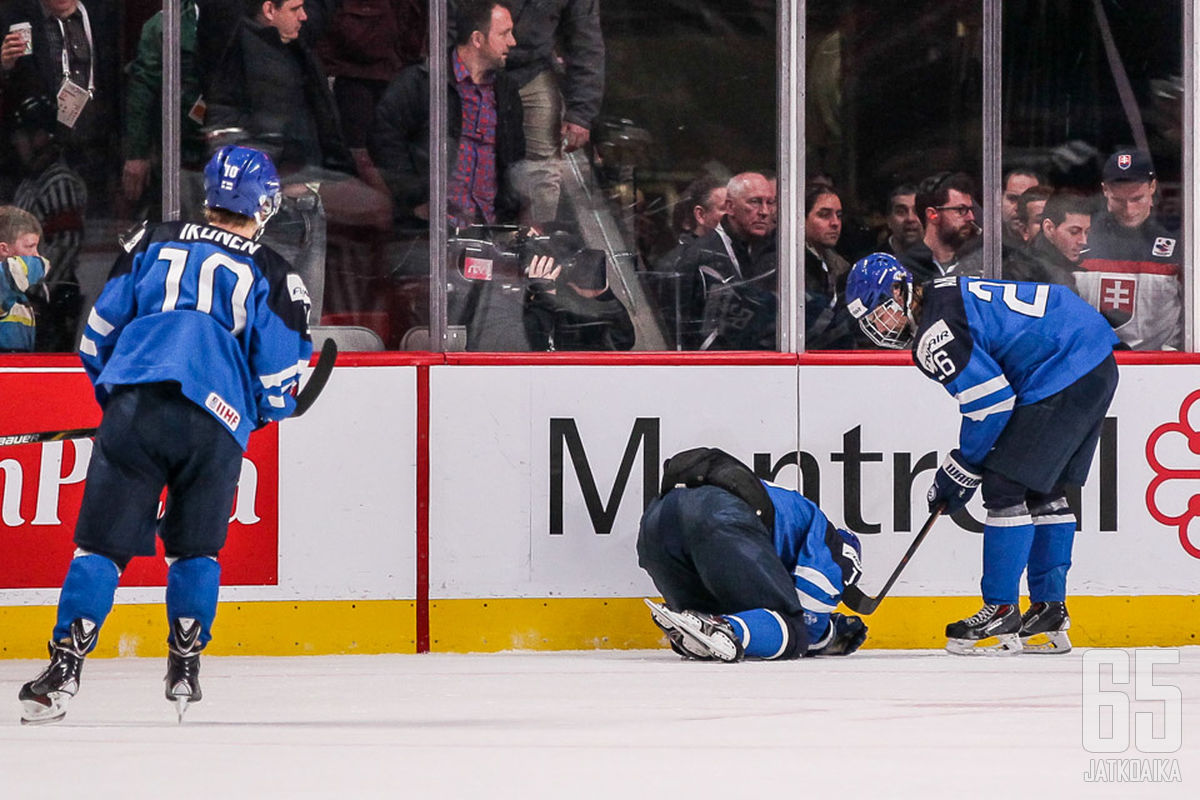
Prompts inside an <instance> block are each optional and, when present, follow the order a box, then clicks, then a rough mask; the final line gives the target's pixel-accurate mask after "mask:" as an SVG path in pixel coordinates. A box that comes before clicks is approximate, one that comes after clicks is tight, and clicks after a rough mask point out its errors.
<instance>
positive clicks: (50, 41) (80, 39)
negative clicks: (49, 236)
mask: <svg viewBox="0 0 1200 800" xmlns="http://www.w3.org/2000/svg"><path fill="white" fill-rule="evenodd" d="M113 13H114V12H113V10H112V9H109V8H108V4H107V3H105V2H103V0H100V1H99V2H94V3H92V7H91V8H89V7H88V6H87V5H85V4H84V3H82V2H79V0H8V2H6V3H0V32H4V33H3V35H4V40H3V44H2V45H0V93H2V94H3V96H4V105H5V107H6V108H7V109H10V110H11V109H12V108H14V107H15V106H18V105H20V104H21V103H22V102H23V101H24V100H26V99H28V98H31V97H50V98H55V99H57V108H56V115H55V119H54V120H53V121H51V122H50V123H49V124H48V125H47V126H46V128H45V132H46V133H47V134H49V135H52V136H55V137H57V139H58V141H59V142H60V143H61V144H62V145H63V151H64V154H65V156H66V159H67V162H68V163H69V164H70V165H71V168H72V169H73V170H75V171H76V172H77V173H79V174H80V175H81V176H82V177H83V178H84V180H85V181H86V182H87V184H88V186H90V187H91V189H92V191H93V194H94V195H96V197H95V199H96V201H97V202H105V203H107V202H108V198H107V193H106V192H105V191H103V190H106V189H107V184H108V180H109V178H110V177H111V173H112V164H113V163H114V161H115V155H116V154H115V153H114V152H113V147H114V145H115V143H116V137H115V136H114V135H113V133H114V130H115V128H116V119H117V83H118V81H117V74H116V61H117V59H116V55H115V52H114V47H115V45H116V42H117V36H116V34H115V32H114V31H113V30H112V26H111V25H110V24H109V22H110V18H111V16H112V15H113ZM16 23H29V24H30V25H31V26H32V30H31V34H32V45H33V52H32V54H30V55H25V50H24V46H23V43H22V41H21V39H20V37H19V36H18V34H16V33H14V32H12V26H13V25H14V24H16ZM6 155H7V154H6ZM3 161H8V163H7V164H0V169H8V170H10V171H11V170H12V169H14V168H15V165H14V164H13V163H12V162H11V160H9V159H6V158H4V157H3V156H0V162H3Z"/></svg>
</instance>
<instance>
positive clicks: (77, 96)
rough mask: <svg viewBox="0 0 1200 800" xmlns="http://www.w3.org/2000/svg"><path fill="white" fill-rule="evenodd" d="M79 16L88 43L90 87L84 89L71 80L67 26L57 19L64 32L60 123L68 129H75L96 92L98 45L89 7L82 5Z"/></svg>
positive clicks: (59, 91) (59, 105)
mask: <svg viewBox="0 0 1200 800" xmlns="http://www.w3.org/2000/svg"><path fill="white" fill-rule="evenodd" d="M78 8H79V14H80V16H81V17H82V18H83V37H84V39H86V40H87V43H88V85H87V89H84V88H83V87H82V86H80V85H79V84H77V83H75V81H73V80H71V59H70V57H69V56H68V53H67V50H68V42H67V26H66V24H65V23H64V22H63V21H62V20H61V19H58V18H57V17H56V18H55V19H56V20H57V21H58V29H59V30H60V31H61V32H62V71H63V82H62V87H61V88H59V90H58V121H59V122H61V123H62V124H63V125H66V126H67V127H68V128H74V127H75V123H76V122H77V121H78V120H79V115H80V114H81V113H82V112H83V107H84V106H85V105H87V102H88V100H91V99H92V96H93V95H94V94H95V92H96V45H95V43H94V41H93V39H92V22H91V19H89V18H88V12H87V7H86V6H84V5H83V3H80V4H79V6H78Z"/></svg>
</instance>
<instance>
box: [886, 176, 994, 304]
mask: <svg viewBox="0 0 1200 800" xmlns="http://www.w3.org/2000/svg"><path fill="white" fill-rule="evenodd" d="M916 210H917V216H918V217H920V218H921V219H922V221H923V222H924V225H925V234H924V236H922V238H921V241H919V242H917V243H915V244H913V245H911V246H910V247H909V248H908V249H907V250H905V251H904V253H903V254H901V255H900V257H899V258H900V263H901V264H903V265H904V266H905V267H906V268H907V269H908V271H909V272H911V273H912V276H913V279H914V280H915V281H916V282H917V283H918V284H920V283H925V282H926V281H931V280H933V279H934V278H940V277H941V276H943V275H952V274H953V275H981V274H983V261H982V259H981V258H979V257H978V250H976V251H974V252H973V253H972V254H971V255H973V256H975V258H973V259H971V260H970V261H969V262H968V261H966V260H964V258H963V256H964V255H965V254H966V253H967V251H968V248H969V245H970V244H971V243H972V240H973V239H975V237H976V236H978V235H979V226H978V225H976V224H975V181H973V180H971V177H970V176H969V175H966V174H965V173H962V172H941V173H938V174H936V175H931V176H929V177H928V178H926V179H925V180H923V181H921V185H920V186H918V187H917V194H916Z"/></svg>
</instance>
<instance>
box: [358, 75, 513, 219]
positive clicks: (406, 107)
mask: <svg viewBox="0 0 1200 800" xmlns="http://www.w3.org/2000/svg"><path fill="white" fill-rule="evenodd" d="M448 82H449V85H450V91H449V93H448V95H447V111H446V116H447V122H448V123H449V127H450V130H449V134H450V141H449V144H448V152H449V154H450V158H451V159H454V158H455V157H456V155H457V154H458V139H459V136H460V135H461V134H462V98H461V97H460V96H459V94H458V91H457V88H456V84H455V82H454V70H453V69H451V70H449V72H448ZM495 91H496V117H497V119H496V173H497V178H498V180H499V181H500V186H498V187H497V191H496V217H497V219H498V220H499V221H500V222H512V221H515V220H516V217H517V212H518V211H519V210H520V200H519V198H518V197H517V194H516V192H515V191H514V190H513V189H512V188H511V187H510V186H508V185H507V184H509V183H510V181H507V180H506V177H507V176H508V174H509V170H510V169H511V168H512V167H513V166H514V165H515V164H516V163H517V162H518V161H521V160H522V159H524V158H525V129H524V109H523V108H522V106H521V95H520V91H519V87H518V86H517V84H516V82H515V81H513V79H512V78H511V77H510V76H509V75H507V74H506V73H504V72H498V73H496V83H495ZM367 147H368V149H369V150H370V153H371V160H372V161H373V162H374V163H375V166H376V167H378V168H379V172H380V173H381V174H382V175H383V179H384V181H385V182H386V183H387V185H388V188H389V189H390V190H391V192H392V197H393V199H395V201H396V215H397V221H398V222H412V221H413V219H414V218H413V213H412V210H413V209H414V208H415V207H417V206H419V205H421V204H422V203H427V202H429V63H428V62H427V61H426V62H422V63H420V64H413V65H412V66H409V67H405V68H404V70H403V71H401V73H400V75H399V76H397V77H396V80H394V81H392V83H391V85H389V86H388V88H387V91H385V92H384V94H383V97H382V98H380V100H379V105H378V106H376V108H375V124H374V127H373V128H372V129H371V135H370V137H369V138H368V140H367ZM449 168H450V169H451V170H453V168H454V165H453V162H451V164H450V165H449Z"/></svg>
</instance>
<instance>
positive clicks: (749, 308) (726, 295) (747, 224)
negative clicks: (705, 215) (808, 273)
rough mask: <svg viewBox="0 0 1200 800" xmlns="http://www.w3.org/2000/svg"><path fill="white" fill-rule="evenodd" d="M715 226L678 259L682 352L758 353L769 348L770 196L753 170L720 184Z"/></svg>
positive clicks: (772, 288) (772, 292)
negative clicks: (683, 299)
mask: <svg viewBox="0 0 1200 800" xmlns="http://www.w3.org/2000/svg"><path fill="white" fill-rule="evenodd" d="M726 198H727V204H728V205H727V208H726V212H725V214H724V216H722V218H721V221H720V223H719V224H718V225H717V226H716V227H715V228H714V229H713V230H712V231H711V232H709V233H708V234H706V235H704V236H701V237H699V238H697V239H696V241H694V242H692V244H691V245H690V246H689V247H688V248H687V250H686V251H685V252H684V253H683V254H682V255H681V256H680V259H679V262H678V265H679V271H680V272H681V273H683V274H684V275H686V276H688V280H690V281H691V283H692V290H691V292H690V293H689V297H690V300H689V301H688V305H687V310H688V313H687V320H686V322H687V325H686V327H685V331H684V338H685V343H686V344H687V349H699V350H758V349H773V348H774V346H775V317H776V314H777V306H778V298H777V296H776V285H775V284H776V280H775V273H776V268H777V261H778V249H777V246H776V237H775V233H776V231H775V223H774V219H775V193H774V191H773V190H772V188H771V183H770V181H769V180H768V179H767V178H766V177H765V176H764V175H762V174H760V173H757V172H744V173H741V174H738V175H734V176H733V178H731V179H730V181H729V183H728V185H727V186H726Z"/></svg>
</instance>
